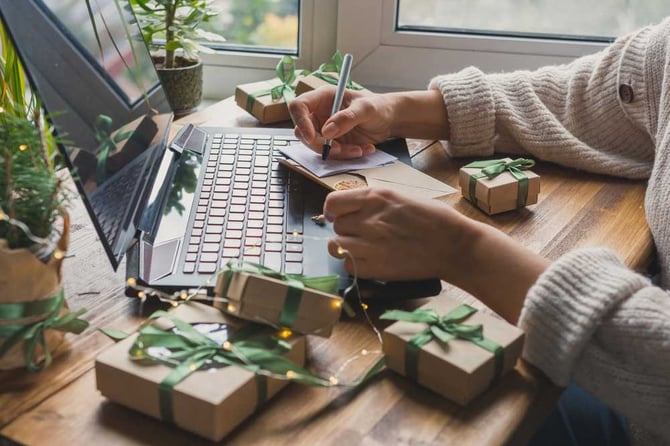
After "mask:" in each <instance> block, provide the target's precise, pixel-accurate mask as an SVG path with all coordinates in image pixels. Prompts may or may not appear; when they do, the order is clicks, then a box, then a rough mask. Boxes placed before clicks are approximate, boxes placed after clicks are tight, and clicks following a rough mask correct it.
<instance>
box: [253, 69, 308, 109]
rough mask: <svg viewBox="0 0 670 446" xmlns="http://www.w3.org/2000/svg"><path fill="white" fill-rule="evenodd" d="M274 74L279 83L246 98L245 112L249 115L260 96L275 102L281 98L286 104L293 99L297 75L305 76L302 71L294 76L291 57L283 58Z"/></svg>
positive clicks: (304, 72)
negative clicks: (270, 98)
mask: <svg viewBox="0 0 670 446" xmlns="http://www.w3.org/2000/svg"><path fill="white" fill-rule="evenodd" d="M275 73H277V77H278V78H279V80H280V81H281V83H280V84H279V85H276V86H274V87H272V88H268V89H266V90H261V91H257V92H255V93H250V94H249V95H248V96H247V104H246V111H248V112H249V113H251V111H252V110H253V108H254V101H255V100H256V98H258V97H261V96H267V95H271V96H272V99H273V100H275V101H276V100H277V99H279V98H282V97H283V98H284V101H286V103H287V104H288V103H289V102H291V101H292V100H293V99H295V87H296V86H295V81H296V79H297V77H298V76H297V74H306V73H307V72H306V71H305V70H302V71H299V72H298V73H297V74H296V68H295V61H294V60H293V58H292V57H291V56H284V57H282V58H281V60H280V61H279V63H278V64H277V67H276V68H275Z"/></svg>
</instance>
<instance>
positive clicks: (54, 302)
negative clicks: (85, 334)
mask: <svg viewBox="0 0 670 446" xmlns="http://www.w3.org/2000/svg"><path fill="white" fill-rule="evenodd" d="M64 304H65V296H64V293H63V289H62V288H61V289H60V291H59V292H58V294H56V295H55V296H52V297H49V298H47V299H43V300H39V301H32V302H25V303H11V304H0V320H14V319H21V318H26V317H32V316H38V315H42V314H47V316H46V318H45V319H43V320H41V321H37V322H31V323H17V324H14V325H2V326H0V338H6V339H5V341H4V342H3V343H2V344H0V358H2V357H3V356H4V355H5V354H6V353H7V352H8V351H9V350H11V349H12V347H14V346H15V345H17V344H19V343H20V342H23V343H24V344H23V357H24V360H25V363H26V368H27V369H28V370H29V371H31V372H37V371H39V370H42V369H43V368H45V367H48V366H49V364H51V353H50V352H49V348H48V345H47V341H46V337H45V331H46V330H47V329H51V330H58V331H62V332H67V333H75V334H79V333H81V332H82V331H84V330H85V329H86V327H88V322H86V321H85V320H83V319H79V316H81V315H82V314H84V313H85V312H86V310H85V309H81V310H79V311H77V312H75V313H67V314H64V315H63V316H60V313H61V311H62V309H63V305H64ZM37 345H41V346H42V350H43V352H44V362H43V363H41V364H39V363H38V361H37V357H36V356H37Z"/></svg>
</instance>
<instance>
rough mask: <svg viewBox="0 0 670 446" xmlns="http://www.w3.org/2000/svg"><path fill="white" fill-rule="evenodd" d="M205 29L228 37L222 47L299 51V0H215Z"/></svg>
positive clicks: (219, 45)
mask: <svg viewBox="0 0 670 446" xmlns="http://www.w3.org/2000/svg"><path fill="white" fill-rule="evenodd" d="M213 4H214V6H215V7H216V8H217V9H218V10H219V14H218V15H217V16H216V17H213V18H212V19H210V21H209V22H208V23H207V24H206V26H205V27H204V29H205V31H211V32H215V33H218V34H220V35H222V36H223V37H225V38H226V42H225V43H224V44H214V45H213V47H215V48H219V49H238V50H245V51H260V52H279V53H282V54H293V55H297V54H298V28H299V26H298V25H299V12H300V2H299V0H251V1H250V0H215V1H214V3H213Z"/></svg>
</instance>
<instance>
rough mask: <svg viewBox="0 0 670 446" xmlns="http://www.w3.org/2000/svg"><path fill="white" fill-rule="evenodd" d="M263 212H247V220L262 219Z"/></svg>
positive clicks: (263, 217)
mask: <svg viewBox="0 0 670 446" xmlns="http://www.w3.org/2000/svg"><path fill="white" fill-rule="evenodd" d="M264 219H265V214H264V213H262V212H249V220H264Z"/></svg>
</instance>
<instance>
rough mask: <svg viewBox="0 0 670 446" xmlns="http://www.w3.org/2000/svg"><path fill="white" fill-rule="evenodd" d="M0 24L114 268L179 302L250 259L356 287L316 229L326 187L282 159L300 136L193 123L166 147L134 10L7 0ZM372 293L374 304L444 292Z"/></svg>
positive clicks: (168, 120)
mask: <svg viewBox="0 0 670 446" xmlns="http://www.w3.org/2000/svg"><path fill="white" fill-rule="evenodd" d="M87 4H88V6H87ZM88 7H90V8H91V10H90V11H89V9H88ZM0 15H1V16H2V19H3V22H4V24H5V27H6V29H7V30H8V31H9V34H10V36H11V38H12V40H13V42H14V44H15V46H16V48H17V50H18V52H19V54H20V56H21V59H22V61H23V64H24V67H25V68H26V71H27V74H28V76H29V78H30V80H31V83H32V85H33V87H34V88H35V90H36V91H37V92H38V93H39V95H40V97H41V98H42V101H43V103H44V106H45V108H46V110H47V113H49V115H50V119H51V120H52V122H53V123H54V124H55V127H56V129H57V131H58V133H59V137H60V138H61V139H62V144H60V150H61V151H62V153H63V155H64V158H65V160H66V163H67V164H68V167H69V169H70V171H71V173H72V176H73V178H74V180H75V183H76V185H77V188H78V190H79V192H80V194H81V196H82V199H83V201H84V203H85V205H86V207H87V210H88V212H89V215H90V216H91V219H92V221H93V224H94V225H95V228H96V230H97V232H98V235H99V238H100V241H101V243H102V244H103V246H104V248H105V251H106V252H107V255H108V257H109V260H110V262H111V264H112V266H113V267H114V269H117V268H118V267H119V265H120V264H121V262H122V260H123V258H124V257H125V258H126V274H127V276H128V277H132V278H134V279H135V280H136V281H137V282H138V283H140V284H142V285H146V286H150V287H153V288H156V289H161V290H164V291H168V292H170V291H172V292H174V291H179V290H184V289H191V288H197V287H200V286H202V285H203V284H206V283H207V282H206V281H207V279H209V278H211V276H212V274H213V273H215V272H216V271H218V270H219V269H221V268H222V267H224V266H225V264H226V263H227V262H228V260H230V259H236V258H243V259H245V260H249V261H252V262H256V263H261V264H264V265H266V266H269V267H271V268H273V269H276V270H280V271H283V272H285V273H292V274H305V275H310V276H316V275H325V274H332V273H334V274H338V275H339V276H340V289H341V290H344V289H346V287H347V286H348V284H349V283H350V282H351V278H350V277H349V276H348V275H347V274H346V272H345V271H344V269H343V262H342V261H341V260H338V259H335V258H333V257H331V256H329V255H328V252H327V239H328V238H329V237H331V236H332V230H331V229H330V228H328V227H323V226H319V225H317V224H315V223H314V222H313V221H312V219H311V218H312V216H314V215H318V214H320V213H321V210H322V206H323V200H324V197H325V194H326V193H327V191H326V190H325V189H323V188H320V187H319V186H317V185H315V184H313V183H312V182H310V181H307V180H305V179H304V178H302V177H301V176H300V175H297V174H292V173H291V172H290V171H289V170H288V169H286V168H285V167H283V166H281V165H280V164H279V163H278V161H277V159H276V158H275V157H276V156H278V155H279V154H280V152H279V151H278V148H280V147H285V146H286V145H288V144H291V143H292V142H294V141H295V137H294V136H293V131H292V130H291V129H263V128H198V127H194V126H192V125H188V126H185V127H183V128H182V130H181V131H180V132H179V133H178V134H177V136H176V137H175V138H174V139H173V140H169V134H170V132H169V130H170V127H171V126H172V125H173V115H172V113H171V111H170V108H169V105H168V103H167V100H166V97H165V93H164V91H163V89H162V87H161V84H160V82H159V80H158V77H157V74H156V72H155V69H154V67H153V64H152V61H151V59H150V55H149V52H148V50H147V47H146V45H145V44H144V41H143V40H142V38H141V34H140V30H139V27H138V25H137V22H136V21H135V20H134V17H133V16H132V12H131V10H130V8H129V6H128V2H127V1H123V0H97V1H96V2H82V1H63V0H22V1H15V0H0ZM91 18H93V20H92V19H91ZM93 21H94V22H95V26H93ZM214 282H215V281H210V282H209V284H211V286H210V285H209V284H208V285H207V286H206V287H205V289H206V290H207V291H209V292H211V291H212V286H213V284H214ZM362 286H363V288H364V289H363V290H362V292H363V294H364V295H366V296H368V297H374V296H381V295H385V296H392V295H396V296H398V297H421V296H426V295H431V294H435V293H437V292H438V291H439V289H440V286H439V281H436V280H430V281H417V282H402V283H399V282H389V283H383V282H377V281H367V282H363V283H362ZM127 294H130V295H132V294H134V290H133V289H128V290H127Z"/></svg>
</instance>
